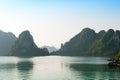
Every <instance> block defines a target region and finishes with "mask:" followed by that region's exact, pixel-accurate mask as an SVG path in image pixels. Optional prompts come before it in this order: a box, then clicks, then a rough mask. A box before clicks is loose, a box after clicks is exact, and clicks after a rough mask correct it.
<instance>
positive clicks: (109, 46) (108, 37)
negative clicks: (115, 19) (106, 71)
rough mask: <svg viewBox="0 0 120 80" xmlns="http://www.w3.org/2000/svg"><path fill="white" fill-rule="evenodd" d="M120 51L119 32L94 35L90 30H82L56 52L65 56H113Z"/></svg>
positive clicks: (102, 32) (112, 31)
mask: <svg viewBox="0 0 120 80" xmlns="http://www.w3.org/2000/svg"><path fill="white" fill-rule="evenodd" d="M119 50H120V31H114V30H112V29H110V30H108V31H107V32H105V31H100V32H99V33H96V32H95V31H94V30H92V29H90V28H85V29H83V30H82V31H81V32H80V33H79V34H77V35H76V36H75V37H73V38H72V39H70V41H68V42H66V43H65V44H64V45H63V44H62V45H61V49H60V50H59V51H57V52H56V54H59V55H65V56H108V57H109V56H114V55H115V54H116V53H118V52H119Z"/></svg>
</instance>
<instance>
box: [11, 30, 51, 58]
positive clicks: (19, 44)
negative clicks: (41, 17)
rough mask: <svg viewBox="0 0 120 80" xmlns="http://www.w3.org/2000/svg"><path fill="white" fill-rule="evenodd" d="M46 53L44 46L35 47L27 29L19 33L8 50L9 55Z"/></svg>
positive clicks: (41, 54) (40, 54)
mask: <svg viewBox="0 0 120 80" xmlns="http://www.w3.org/2000/svg"><path fill="white" fill-rule="evenodd" d="M48 54H49V52H48V50H47V49H46V48H43V49H40V48H38V47H37V45H36V44H35V43H34V40H33V37H32V35H31V34H30V32H29V31H24V32H22V33H21V34H20V35H19V38H18V39H17V41H16V42H15V44H14V45H13V47H12V49H11V52H10V55H11V56H44V55H48Z"/></svg>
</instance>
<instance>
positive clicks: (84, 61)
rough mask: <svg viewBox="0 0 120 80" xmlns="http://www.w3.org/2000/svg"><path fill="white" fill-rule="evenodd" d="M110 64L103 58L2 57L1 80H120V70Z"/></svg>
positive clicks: (0, 59)
mask: <svg viewBox="0 0 120 80" xmlns="http://www.w3.org/2000/svg"><path fill="white" fill-rule="evenodd" d="M107 63H108V62H107V58H101V57H60V56H46V57H34V58H18V57H0V80H120V68H110V67H108V66H107Z"/></svg>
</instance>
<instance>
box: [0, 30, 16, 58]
mask: <svg viewBox="0 0 120 80" xmlns="http://www.w3.org/2000/svg"><path fill="white" fill-rule="evenodd" d="M16 39H17V38H16V37H15V35H14V34H13V33H11V32H8V33H7V32H3V31H1V30H0V56H7V55H8V53H9V51H10V49H11V47H12V46H13V44H14V43H15V41H16Z"/></svg>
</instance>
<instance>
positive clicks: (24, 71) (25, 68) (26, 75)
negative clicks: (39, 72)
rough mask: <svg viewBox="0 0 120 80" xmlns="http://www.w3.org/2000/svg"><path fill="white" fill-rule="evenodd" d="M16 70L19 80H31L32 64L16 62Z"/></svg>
mask: <svg viewBox="0 0 120 80" xmlns="http://www.w3.org/2000/svg"><path fill="white" fill-rule="evenodd" d="M17 69H18V77H19V79H20V80H31V74H32V70H33V62H31V61H22V62H18V64H17Z"/></svg>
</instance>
